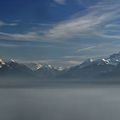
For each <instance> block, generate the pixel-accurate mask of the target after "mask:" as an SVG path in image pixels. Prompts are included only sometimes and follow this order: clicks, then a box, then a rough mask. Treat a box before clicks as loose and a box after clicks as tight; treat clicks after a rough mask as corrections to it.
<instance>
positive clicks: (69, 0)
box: [0, 0, 120, 66]
mask: <svg viewBox="0 0 120 120" xmlns="http://www.w3.org/2000/svg"><path fill="white" fill-rule="evenodd" d="M119 8H120V1H119V0H35V1H33V0H1V1H0V57H1V58H4V59H11V58H13V59H16V60H17V61H21V62H31V61H33V62H40V63H50V64H53V65H56V66H59V65H62V66H69V65H75V64H79V63H81V62H82V61H83V60H85V59H88V58H97V57H104V56H108V55H110V54H112V53H114V52H119V51H120V50H119V48H120V34H119V32H120V9H119Z"/></svg>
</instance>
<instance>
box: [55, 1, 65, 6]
mask: <svg viewBox="0 0 120 120" xmlns="http://www.w3.org/2000/svg"><path fill="white" fill-rule="evenodd" d="M53 1H54V2H56V3H58V4H61V5H64V4H65V2H66V0H53Z"/></svg>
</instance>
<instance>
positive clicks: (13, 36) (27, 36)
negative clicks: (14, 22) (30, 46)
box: [0, 32, 41, 41]
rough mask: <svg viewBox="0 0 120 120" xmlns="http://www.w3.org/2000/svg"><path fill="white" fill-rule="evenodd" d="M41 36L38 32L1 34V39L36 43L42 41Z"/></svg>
mask: <svg viewBox="0 0 120 120" xmlns="http://www.w3.org/2000/svg"><path fill="white" fill-rule="evenodd" d="M40 38H41V36H40V35H39V34H38V33H36V32H28V33H4V32H0V39H5V40H18V41H35V40H40Z"/></svg>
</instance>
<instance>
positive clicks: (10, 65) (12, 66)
mask: <svg viewBox="0 0 120 120" xmlns="http://www.w3.org/2000/svg"><path fill="white" fill-rule="evenodd" d="M32 75H33V71H32V70H31V69H29V68H28V67H27V66H26V65H24V64H20V63H17V62H15V61H14V60H10V61H8V62H4V61H3V60H2V59H1V60H0V76H2V77H21V78H22V77H28V76H29V77H31V76H32Z"/></svg>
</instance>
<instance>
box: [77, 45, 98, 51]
mask: <svg viewBox="0 0 120 120" xmlns="http://www.w3.org/2000/svg"><path fill="white" fill-rule="evenodd" d="M96 47H97V46H90V47H86V48H81V49H78V50H77V51H76V52H77V53H79V52H82V51H88V50H91V49H94V48H96Z"/></svg>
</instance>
